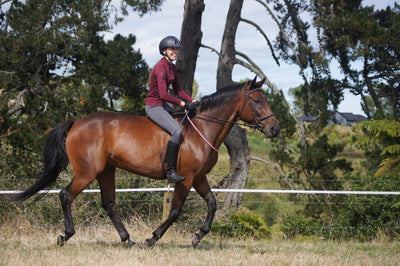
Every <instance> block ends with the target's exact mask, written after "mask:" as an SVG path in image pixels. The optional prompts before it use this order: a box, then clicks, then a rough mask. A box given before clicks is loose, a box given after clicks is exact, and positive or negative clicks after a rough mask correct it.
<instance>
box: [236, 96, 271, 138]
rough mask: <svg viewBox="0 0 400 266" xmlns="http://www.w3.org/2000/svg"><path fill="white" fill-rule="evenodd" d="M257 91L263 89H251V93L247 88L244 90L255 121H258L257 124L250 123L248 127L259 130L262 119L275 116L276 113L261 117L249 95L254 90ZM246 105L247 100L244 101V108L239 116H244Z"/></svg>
mask: <svg viewBox="0 0 400 266" xmlns="http://www.w3.org/2000/svg"><path fill="white" fill-rule="evenodd" d="M256 91H261V89H254V90H251V91H250V92H249V93H248V92H247V90H245V91H244V93H245V95H246V100H247V103H248V105H249V108H250V111H251V113H252V115H253V118H254V121H255V123H256V124H255V125H248V127H253V128H257V129H258V130H260V131H261V130H262V127H261V125H260V123H261V122H262V121H264V120H265V119H267V118H270V117H271V116H275V114H274V113H272V114H269V115H266V116H263V117H261V115H260V114H259V113H258V112H257V110H256V109H255V108H254V106H253V105H252V104H251V101H250V98H249V95H250V94H252V93H253V92H256ZM245 105H246V102H244V103H243V106H242V109H241V110H240V114H239V117H242V112H243V109H244V107H245Z"/></svg>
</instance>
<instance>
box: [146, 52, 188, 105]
mask: <svg viewBox="0 0 400 266" xmlns="http://www.w3.org/2000/svg"><path fill="white" fill-rule="evenodd" d="M171 84H172V88H173V89H174V92H175V94H176V95H177V96H178V97H179V98H181V99H182V100H183V101H188V102H192V101H193V99H192V97H190V96H189V95H187V94H186V92H184V91H183V90H182V89H181V86H180V84H179V81H178V78H177V71H176V66H175V65H174V64H172V63H169V62H168V60H167V59H166V58H165V57H164V58H162V59H161V60H160V61H159V62H158V63H157V64H156V65H155V66H154V68H153V71H152V72H151V75H150V90H149V92H148V93H147V98H146V105H163V104H165V103H166V102H169V103H172V104H175V105H180V103H181V101H180V100H178V99H177V98H175V97H173V96H172V95H170V94H169V93H168V87H169V86H170V85H171Z"/></svg>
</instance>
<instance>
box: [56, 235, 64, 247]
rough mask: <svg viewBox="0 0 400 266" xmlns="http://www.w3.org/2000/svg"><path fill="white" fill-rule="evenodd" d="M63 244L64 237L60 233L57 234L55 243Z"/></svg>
mask: <svg viewBox="0 0 400 266" xmlns="http://www.w3.org/2000/svg"><path fill="white" fill-rule="evenodd" d="M64 244H65V237H64V236H62V235H59V236H58V237H57V245H59V246H60V247H62V246H64Z"/></svg>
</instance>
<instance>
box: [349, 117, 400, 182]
mask: <svg viewBox="0 0 400 266" xmlns="http://www.w3.org/2000/svg"><path fill="white" fill-rule="evenodd" d="M359 127H360V128H361V129H362V130H363V131H364V132H365V135H364V136H361V137H359V138H358V139H357V142H356V143H357V144H358V145H360V146H362V147H364V148H367V149H373V150H375V152H379V155H380V157H381V158H382V161H381V162H380V165H379V169H378V170H377V171H376V173H375V176H379V175H380V174H382V173H385V172H389V173H390V172H391V173H396V172H398V170H399V169H400V144H399V143H400V123H399V122H398V121H395V120H374V121H365V122H362V123H360V124H359ZM372 154H375V153H372Z"/></svg>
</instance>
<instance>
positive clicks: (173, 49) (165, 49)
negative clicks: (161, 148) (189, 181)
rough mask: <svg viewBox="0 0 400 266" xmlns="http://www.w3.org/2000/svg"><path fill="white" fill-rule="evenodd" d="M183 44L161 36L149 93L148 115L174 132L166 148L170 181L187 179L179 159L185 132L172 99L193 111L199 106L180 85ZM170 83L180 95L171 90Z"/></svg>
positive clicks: (169, 37)
mask: <svg viewBox="0 0 400 266" xmlns="http://www.w3.org/2000/svg"><path fill="white" fill-rule="evenodd" d="M180 47H182V46H181V43H180V41H179V40H178V38H176V37H174V36H167V37H165V38H164V39H162V40H161V42H160V45H159V50H160V54H161V55H162V56H163V58H162V59H161V60H160V61H159V62H158V63H157V64H156V65H155V66H154V68H153V70H152V72H151V74H150V90H149V92H148V93H147V97H146V107H145V111H146V114H147V116H148V117H149V118H150V119H151V120H152V121H153V122H154V123H156V124H157V125H158V126H159V127H161V128H162V129H164V130H165V131H167V132H168V133H169V134H170V135H171V139H170V140H169V141H168V144H167V151H166V161H167V179H168V183H177V182H181V181H183V180H185V179H186V178H185V177H183V176H180V175H178V174H177V173H176V161H177V158H178V153H179V146H180V145H181V142H182V139H183V134H182V130H181V128H180V126H179V124H178V123H177V122H176V121H175V120H174V118H173V117H172V115H171V113H172V112H174V111H175V110H174V109H173V108H172V107H171V106H169V105H168V103H172V104H174V105H179V106H182V107H184V108H185V109H186V110H188V111H189V112H191V111H192V112H193V111H195V110H196V105H195V104H194V102H195V100H194V99H193V98H192V97H190V96H189V95H187V94H186V93H185V92H184V91H183V90H182V88H181V87H180V84H179V81H178V77H177V70H176V66H175V65H174V64H173V61H175V60H176V58H177V57H178V55H179V48H180ZM170 85H172V88H173V90H174V92H175V94H176V95H177V96H178V97H179V98H180V99H177V98H175V97H173V96H172V95H170V94H169V93H168V87H169V86H170Z"/></svg>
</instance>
